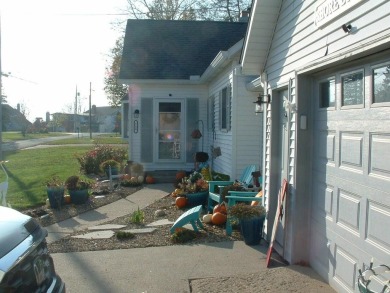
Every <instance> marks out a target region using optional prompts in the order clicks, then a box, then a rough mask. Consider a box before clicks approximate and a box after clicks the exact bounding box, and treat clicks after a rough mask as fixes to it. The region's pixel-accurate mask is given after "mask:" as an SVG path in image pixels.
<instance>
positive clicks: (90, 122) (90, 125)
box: [89, 82, 92, 139]
mask: <svg viewBox="0 0 390 293" xmlns="http://www.w3.org/2000/svg"><path fill="white" fill-rule="evenodd" d="M91 92H92V82H89V138H90V139H92V121H91V115H92V113H91Z"/></svg>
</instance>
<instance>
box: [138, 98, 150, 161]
mask: <svg viewBox="0 0 390 293" xmlns="http://www.w3.org/2000/svg"><path fill="white" fill-rule="evenodd" d="M140 112H141V115H140V117H141V161H142V162H144V163H151V162H153V99H152V98H143V99H141V111H140Z"/></svg>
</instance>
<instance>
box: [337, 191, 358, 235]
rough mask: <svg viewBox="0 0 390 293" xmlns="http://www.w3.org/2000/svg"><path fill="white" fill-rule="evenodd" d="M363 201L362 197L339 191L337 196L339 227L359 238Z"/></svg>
mask: <svg viewBox="0 0 390 293" xmlns="http://www.w3.org/2000/svg"><path fill="white" fill-rule="evenodd" d="M361 200H362V197H361V196H359V195H358V194H354V193H351V192H348V191H346V190H343V189H339V192H338V196H337V216H336V219H337V220H336V222H337V225H338V226H339V227H341V228H342V229H344V230H346V231H348V232H349V233H352V234H354V235H355V236H359V230H360V217H361Z"/></svg>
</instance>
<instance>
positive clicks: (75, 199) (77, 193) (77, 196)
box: [69, 189, 89, 204]
mask: <svg viewBox="0 0 390 293" xmlns="http://www.w3.org/2000/svg"><path fill="white" fill-rule="evenodd" d="M69 195H70V198H71V201H72V203H74V204H83V203H86V202H87V200H88V196H89V193H88V189H82V190H69Z"/></svg>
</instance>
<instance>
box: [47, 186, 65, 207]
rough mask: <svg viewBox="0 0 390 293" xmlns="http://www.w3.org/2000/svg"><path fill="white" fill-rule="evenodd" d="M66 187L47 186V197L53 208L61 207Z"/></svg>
mask: <svg viewBox="0 0 390 293" xmlns="http://www.w3.org/2000/svg"><path fill="white" fill-rule="evenodd" d="M64 193H65V190H64V188H58V187H48V188H47V197H48V198H49V203H50V207H51V208H52V209H58V208H61V206H62V205H63V204H64V202H65V200H64Z"/></svg>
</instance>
